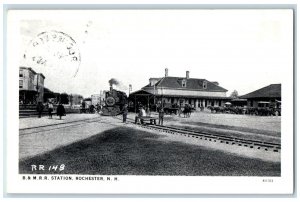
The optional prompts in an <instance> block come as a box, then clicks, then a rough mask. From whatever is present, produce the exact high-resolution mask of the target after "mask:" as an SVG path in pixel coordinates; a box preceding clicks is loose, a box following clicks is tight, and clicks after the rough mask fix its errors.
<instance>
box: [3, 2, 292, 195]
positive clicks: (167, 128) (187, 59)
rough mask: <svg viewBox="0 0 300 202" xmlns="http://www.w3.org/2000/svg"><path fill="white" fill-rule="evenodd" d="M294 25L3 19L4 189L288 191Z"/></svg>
mask: <svg viewBox="0 0 300 202" xmlns="http://www.w3.org/2000/svg"><path fill="white" fill-rule="evenodd" d="M293 16H294V10H293V9H201V8H198V9H176V8H173V9H92V10H47V9H46V10H10V11H9V12H8V14H7V22H8V23H7V41H8V42H7V51H8V52H7V55H8V60H7V73H8V74H9V75H11V77H10V78H12V79H10V81H9V84H12V85H10V89H11V90H9V91H8V92H7V94H8V95H10V97H12V98H14V99H12V100H10V101H9V102H8V103H7V105H8V109H9V110H10V109H13V110H11V111H9V112H7V116H8V119H13V120H16V122H15V123H14V124H15V125H13V127H8V128H10V129H8V130H9V133H8V134H7V143H8V144H7V150H8V157H7V162H8V165H10V166H11V167H8V168H7V172H8V174H9V176H11V177H10V178H9V180H8V190H11V191H12V192H13V193H45V192H49V193H73V192H76V193H200V194H201V193H220V194H232V193H254V194H257V193H258V194H288V193H292V192H293V135H294V134H293V85H294V84H293V78H294V76H293V64H294V52H293V51H294V49H293V47H294V45H293V44H294V38H293V37H294V35H293V34H294V18H293ZM16 123H18V124H16ZM9 124H10V123H9ZM10 156H11V158H10ZM16 182H18V183H17V184H18V185H17V186H15V184H16ZM229 185H231V186H229ZM245 185H248V186H249V187H251V188H250V189H249V188H247V187H246V186H245ZM49 187H51V189H49ZM149 187H151V189H150V188H149ZM220 187H222V188H221V189H220ZM46 189H47V191H45V190H46Z"/></svg>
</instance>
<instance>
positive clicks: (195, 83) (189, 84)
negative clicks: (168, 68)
mask: <svg viewBox="0 0 300 202" xmlns="http://www.w3.org/2000/svg"><path fill="white" fill-rule="evenodd" d="M182 80H186V87H182ZM204 82H206V88H203V83H204ZM154 86H155V87H156V88H160V87H162V88H173V89H187V90H199V91H213V92H227V91H228V90H226V89H225V88H222V87H221V86H219V85H217V82H210V81H207V80H206V79H197V78H188V79H187V78H185V77H171V76H167V77H163V78H161V79H159V80H158V82H156V83H155V85H154ZM152 87H153V86H151V85H150V84H148V85H146V86H144V87H143V88H142V89H147V88H152Z"/></svg>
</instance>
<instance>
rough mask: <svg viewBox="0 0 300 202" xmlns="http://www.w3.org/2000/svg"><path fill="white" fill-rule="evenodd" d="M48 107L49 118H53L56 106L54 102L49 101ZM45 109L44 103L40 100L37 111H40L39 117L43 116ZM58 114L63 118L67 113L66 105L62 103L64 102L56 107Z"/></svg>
mask: <svg viewBox="0 0 300 202" xmlns="http://www.w3.org/2000/svg"><path fill="white" fill-rule="evenodd" d="M47 108H48V115H49V118H50V119H52V115H53V114H52V113H53V111H54V106H53V103H52V102H50V101H49V102H48V103H47ZM43 111H44V105H43V103H42V102H38V104H37V112H38V117H39V118H41V117H42V113H43ZM56 115H57V116H59V119H61V117H62V116H65V115H66V110H65V107H64V106H63V105H62V103H59V104H58V106H57V108H56Z"/></svg>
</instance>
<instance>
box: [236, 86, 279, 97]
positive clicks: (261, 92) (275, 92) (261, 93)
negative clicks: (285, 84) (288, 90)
mask: <svg viewBox="0 0 300 202" xmlns="http://www.w3.org/2000/svg"><path fill="white" fill-rule="evenodd" d="M240 98H242V99H251V98H281V84H270V85H268V86H265V87H263V88H260V89H258V90H256V91H253V92H251V93H248V94H246V95H243V96H240Z"/></svg>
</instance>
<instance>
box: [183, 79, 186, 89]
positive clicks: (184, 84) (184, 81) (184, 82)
mask: <svg viewBox="0 0 300 202" xmlns="http://www.w3.org/2000/svg"><path fill="white" fill-rule="evenodd" d="M182 87H184V88H185V87H186V80H182Z"/></svg>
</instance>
